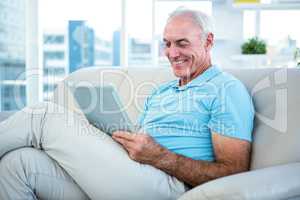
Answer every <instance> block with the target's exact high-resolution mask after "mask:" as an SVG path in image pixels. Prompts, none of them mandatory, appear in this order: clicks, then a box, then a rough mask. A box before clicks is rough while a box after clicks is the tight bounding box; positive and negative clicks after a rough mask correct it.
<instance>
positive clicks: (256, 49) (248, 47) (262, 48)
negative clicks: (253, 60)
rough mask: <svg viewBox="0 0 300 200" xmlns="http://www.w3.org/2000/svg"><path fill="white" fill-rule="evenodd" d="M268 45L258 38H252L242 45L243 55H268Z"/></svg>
mask: <svg viewBox="0 0 300 200" xmlns="http://www.w3.org/2000/svg"><path fill="white" fill-rule="evenodd" d="M266 53H267V45H266V43H265V41H263V40H260V39H259V38H258V37H253V38H250V39H249V40H248V41H247V42H245V43H244V44H243V45H242V54H266Z"/></svg>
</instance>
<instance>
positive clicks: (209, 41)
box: [206, 33, 214, 51]
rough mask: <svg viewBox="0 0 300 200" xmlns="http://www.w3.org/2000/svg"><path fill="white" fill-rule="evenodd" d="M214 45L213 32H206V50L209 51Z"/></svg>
mask: <svg viewBox="0 0 300 200" xmlns="http://www.w3.org/2000/svg"><path fill="white" fill-rule="evenodd" d="M213 45H214V34H213V33H208V34H207V37H206V50H207V51H210V50H211V48H212V47H213Z"/></svg>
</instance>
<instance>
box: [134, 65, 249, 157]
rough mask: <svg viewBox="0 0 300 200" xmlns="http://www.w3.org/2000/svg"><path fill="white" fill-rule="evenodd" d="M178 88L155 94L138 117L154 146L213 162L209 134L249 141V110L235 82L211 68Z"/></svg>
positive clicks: (175, 84)
mask: <svg viewBox="0 0 300 200" xmlns="http://www.w3.org/2000/svg"><path fill="white" fill-rule="evenodd" d="M178 83H179V80H174V81H171V82H169V83H166V84H163V85H161V86H160V87H159V88H158V89H156V90H154V91H153V93H152V94H151V95H150V96H149V97H148V98H147V99H146V102H145V107H144V111H143V113H142V114H141V116H140V117H139V125H140V126H141V127H143V129H144V131H145V132H146V133H148V134H150V135H151V136H152V137H153V138H154V139H155V141H156V142H158V143H159V144H161V145H162V146H164V147H165V148H167V149H169V150H170V151H173V152H175V153H177V154H181V155H184V156H186V157H190V158H192V159H195V160H207V161H214V159H215V157H214V153H213V146H212V139H211V132H212V131H213V132H216V133H218V134H222V135H224V136H228V137H233V138H238V139H241V140H247V141H251V135H252V128H253V119H254V108H253V104H252V100H251V97H250V96H249V94H248V92H247V90H246V88H245V86H244V85H243V84H242V83H241V82H240V81H239V80H238V79H236V78H235V77H233V76H232V75H230V74H228V73H226V72H223V71H222V70H221V69H220V68H218V67H216V66H211V67H210V68H208V69H207V70H206V71H205V72H203V73H202V74H201V75H199V76H198V77H196V78H195V79H193V80H192V81H191V82H189V83H188V84H186V85H184V86H181V87H180V86H179V85H178Z"/></svg>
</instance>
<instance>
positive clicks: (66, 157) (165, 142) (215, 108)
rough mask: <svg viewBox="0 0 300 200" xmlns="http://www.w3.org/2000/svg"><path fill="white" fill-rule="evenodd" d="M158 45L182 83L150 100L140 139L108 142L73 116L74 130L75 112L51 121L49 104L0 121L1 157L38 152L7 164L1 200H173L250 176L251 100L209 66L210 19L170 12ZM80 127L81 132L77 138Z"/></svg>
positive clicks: (121, 135) (124, 135)
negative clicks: (237, 175) (202, 187)
mask: <svg viewBox="0 0 300 200" xmlns="http://www.w3.org/2000/svg"><path fill="white" fill-rule="evenodd" d="M163 40H164V44H165V54H166V56H167V57H168V59H169V61H170V64H171V66H172V69H173V72H174V74H175V75H176V76H177V77H178V80H174V81H171V82H169V83H167V84H164V85H161V86H160V87H159V88H158V89H156V90H154V91H153V93H152V94H151V95H150V96H149V97H148V98H147V100H146V102H145V108H144V111H143V112H142V114H141V116H140V118H139V124H140V125H141V127H142V133H128V132H122V131H118V132H115V133H114V134H113V136H112V138H113V139H112V138H111V137H109V136H107V135H105V134H103V133H101V131H99V130H97V129H96V128H94V127H92V126H90V125H89V124H88V122H87V120H86V119H85V118H84V116H83V115H82V114H81V115H80V114H78V113H77V114H75V113H71V115H72V116H73V119H74V124H73V125H74V126H70V125H68V124H67V122H66V121H67V119H66V115H67V114H65V113H66V112H67V113H69V112H71V111H65V112H64V113H63V114H62V113H59V112H57V113H54V112H51V113H50V112H49V110H50V109H55V108H57V107H58V106H57V105H55V104H51V103H47V104H45V103H44V104H40V105H37V106H35V107H34V108H25V109H24V110H23V111H20V112H18V113H17V114H15V115H14V116H13V117H11V118H9V119H8V120H6V121H5V122H3V123H1V124H0V157H1V156H2V155H3V154H4V153H6V152H7V151H11V150H14V149H16V148H19V147H26V146H33V147H35V148H37V149H40V150H41V151H37V150H35V149H33V148H26V149H24V148H23V149H20V150H17V151H13V152H11V153H8V154H7V155H6V156H4V157H3V159H2V160H1V163H0V176H1V179H0V197H1V199H88V198H92V199H131V200H132V199H151V200H152V199H176V198H178V197H179V196H180V195H181V194H182V193H184V192H185V191H186V190H188V189H189V188H190V187H194V186H197V185H199V184H202V183H205V182H207V181H210V180H213V179H216V178H219V177H223V176H227V175H231V174H234V173H239V172H243V171H246V170H248V168H249V158H250V150H251V144H250V142H251V132H252V126H253V117H254V110H253V105H252V101H251V98H250V96H249V95H248V93H247V91H246V89H245V87H244V86H243V85H242V83H241V82H240V81H238V80H237V79H235V78H234V77H232V76H231V75H229V74H227V73H225V72H222V71H221V69H219V68H218V67H217V66H214V65H212V63H211V56H210V51H211V48H212V46H213V34H212V32H211V29H210V24H209V19H208V17H207V16H206V15H205V14H203V13H201V12H197V11H193V10H185V9H181V10H176V11H174V12H173V13H172V14H171V15H170V17H169V19H168V21H167V25H166V27H165V30H164V38H163ZM29 111H30V113H29ZM75 125H76V126H75ZM55 126H58V128H57V129H55V130H54V129H53V127H55ZM83 127H85V128H86V127H88V128H87V129H86V133H87V134H85V135H80V134H79V133H80V132H79V129H81V128H83ZM116 141H117V142H118V143H119V144H121V146H120V145H118V143H116ZM125 150H126V151H125ZM54 160H55V161H54ZM57 163H58V164H57ZM71 177H72V178H71ZM73 179H74V180H75V181H76V183H75V182H74V181H73ZM77 184H78V185H77ZM78 186H79V187H78ZM83 191H85V192H83ZM85 193H86V194H87V195H86V194H85Z"/></svg>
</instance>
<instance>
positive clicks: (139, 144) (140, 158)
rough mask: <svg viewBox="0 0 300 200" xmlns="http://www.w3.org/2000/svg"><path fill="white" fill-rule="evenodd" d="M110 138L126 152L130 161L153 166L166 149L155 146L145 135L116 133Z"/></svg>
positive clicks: (149, 137) (151, 139)
mask: <svg viewBox="0 0 300 200" xmlns="http://www.w3.org/2000/svg"><path fill="white" fill-rule="evenodd" d="M112 138H113V139H114V140H116V141H117V142H119V143H120V144H121V145H122V146H123V147H124V148H125V149H126V150H127V152H128V155H129V157H130V158H131V159H132V160H135V161H137V162H140V163H143V164H149V165H153V166H155V164H156V163H157V162H158V161H159V160H160V159H161V158H163V157H164V154H165V153H166V149H164V148H163V147H162V146H160V145H159V144H157V143H156V142H155V141H154V140H153V138H152V137H151V136H149V135H147V134H145V133H129V132H125V131H116V132H114V133H113V135H112Z"/></svg>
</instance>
